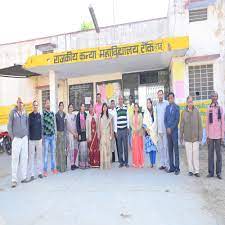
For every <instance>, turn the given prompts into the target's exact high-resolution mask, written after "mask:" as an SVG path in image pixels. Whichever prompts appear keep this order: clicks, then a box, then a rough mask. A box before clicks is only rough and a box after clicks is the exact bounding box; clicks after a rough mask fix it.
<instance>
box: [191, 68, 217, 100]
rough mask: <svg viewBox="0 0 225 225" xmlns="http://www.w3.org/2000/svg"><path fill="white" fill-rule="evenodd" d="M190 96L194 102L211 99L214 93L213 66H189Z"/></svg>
mask: <svg viewBox="0 0 225 225" xmlns="http://www.w3.org/2000/svg"><path fill="white" fill-rule="evenodd" d="M188 72H189V94H190V95H191V96H193V99H194V100H205V99H209V98H210V96H211V93H212V91H213V65H212V64H207V65H200V66H189V67H188Z"/></svg>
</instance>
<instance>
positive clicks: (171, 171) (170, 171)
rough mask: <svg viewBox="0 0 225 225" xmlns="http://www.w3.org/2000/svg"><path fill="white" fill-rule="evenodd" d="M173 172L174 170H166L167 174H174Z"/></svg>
mask: <svg viewBox="0 0 225 225" xmlns="http://www.w3.org/2000/svg"><path fill="white" fill-rule="evenodd" d="M174 172H175V171H174V170H171V169H169V170H167V173H174Z"/></svg>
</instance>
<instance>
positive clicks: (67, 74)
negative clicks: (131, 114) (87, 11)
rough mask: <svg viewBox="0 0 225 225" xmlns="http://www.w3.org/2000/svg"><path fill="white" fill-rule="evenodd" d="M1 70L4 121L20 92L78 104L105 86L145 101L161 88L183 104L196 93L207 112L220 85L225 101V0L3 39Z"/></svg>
mask: <svg viewBox="0 0 225 225" xmlns="http://www.w3.org/2000/svg"><path fill="white" fill-rule="evenodd" d="M18 65H22V67H23V69H25V70H26V71H29V72H30V73H31V75H33V74H35V75H33V76H28V77H24V76H23V74H22V72H21V71H19V70H18V74H17V72H16V71H17V70H16V68H17V67H18ZM0 74H1V75H0V126H1V127H2V129H5V125H6V123H7V117H8V113H9V110H10V108H11V107H12V105H13V104H15V101H16V99H17V97H18V96H20V97H22V99H23V101H24V102H25V103H26V107H27V109H28V110H30V107H31V103H32V101H33V100H34V99H37V100H38V101H39V103H40V105H41V109H42V108H43V105H44V101H45V99H46V98H50V100H51V107H52V109H53V110H54V111H56V110H57V104H58V102H59V101H63V102H64V103H65V105H67V104H68V103H73V104H74V106H75V109H76V110H78V109H79V105H80V103H81V102H84V103H85V104H86V106H88V105H89V104H90V102H91V101H95V96H96V93H98V92H100V93H101V94H102V98H103V100H104V101H107V102H109V101H110V100H111V99H115V100H116V101H117V98H118V95H119V94H123V95H124V96H125V99H126V101H127V100H128V97H129V95H131V94H132V95H133V96H134V97H135V100H136V101H137V102H139V104H140V105H141V106H142V107H143V108H144V107H145V105H146V99H147V98H148V97H151V98H152V99H153V100H154V99H155V98H156V93H157V91H158V90H159V89H163V90H164V91H165V93H168V92H169V91H174V93H175V95H176V101H177V102H178V103H179V104H180V106H181V107H184V103H185V99H186V97H187V96H188V95H189V94H190V95H192V96H193V97H194V99H195V100H196V104H197V105H198V106H199V108H200V110H201V112H202V116H203V119H204V117H205V114H204V113H205V111H206V107H207V104H208V102H209V98H210V94H211V92H212V91H213V90H216V91H217V92H218V93H219V101H220V104H221V105H222V106H223V107H224V106H225V2H224V0H171V1H170V3H169V6H168V14H167V17H164V18H158V19H153V20H146V21H138V22H133V23H126V24H120V25H115V26H108V27H103V28H101V31H100V33H96V32H95V30H89V31H81V32H73V33H66V34H61V35H56V36H51V37H45V38H39V39H35V40H28V41H23V42H17V43H9V44H3V45H0ZM21 74H22V75H21ZM15 77H17V78H15Z"/></svg>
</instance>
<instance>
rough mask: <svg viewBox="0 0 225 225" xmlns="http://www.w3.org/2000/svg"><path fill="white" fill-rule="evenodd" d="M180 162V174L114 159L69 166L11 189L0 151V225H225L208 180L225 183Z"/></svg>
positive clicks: (7, 166)
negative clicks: (104, 164)
mask: <svg viewBox="0 0 225 225" xmlns="http://www.w3.org/2000/svg"><path fill="white" fill-rule="evenodd" d="M184 162H185V160H182V162H181V168H185V169H183V171H182V173H181V175H179V176H175V175H173V174H166V173H165V172H162V171H159V170H157V169H150V168H144V169H134V168H129V169H126V168H123V169H119V168H117V165H114V168H113V169H112V170H109V171H101V170H99V169H90V170H85V171H81V170H76V171H69V172H66V173H65V174H58V175H55V176H53V175H51V176H49V177H48V178H45V179H43V180H35V181H34V182H32V183H29V184H20V185H19V186H18V187H17V188H16V189H11V188H10V187H9V185H10V176H9V167H10V160H9V157H8V156H6V155H4V156H3V155H0V171H1V172H0V225H53V224H54V225H120V224H131V225H145V224H146V225H151V224H152V225H225V220H223V218H222V217H223V216H221V215H220V212H218V211H217V209H216V205H215V204H217V202H214V201H213V200H214V198H213V199H211V198H210V196H209V195H211V193H210V191H212V193H213V190H212V189H211V188H212V187H211V186H213V188H214V187H216V188H217V189H218V185H221V184H224V183H220V182H221V181H219V180H217V179H216V178H212V180H210V181H209V180H207V179H206V178H205V177H202V178H200V179H198V178H194V177H188V176H187V175H186V164H185V163H184ZM3 169H4V170H3ZM204 175H205V174H204ZM205 182H207V183H205ZM222 182H223V181H222ZM210 183H211V184H213V185H211V186H210V185H209V184H210ZM223 188H224V189H222V192H223V193H224V192H225V191H224V190H225V186H223ZM217 197H218V196H217ZM221 201H222V200H221ZM223 212H224V211H223ZM222 215H223V214H222Z"/></svg>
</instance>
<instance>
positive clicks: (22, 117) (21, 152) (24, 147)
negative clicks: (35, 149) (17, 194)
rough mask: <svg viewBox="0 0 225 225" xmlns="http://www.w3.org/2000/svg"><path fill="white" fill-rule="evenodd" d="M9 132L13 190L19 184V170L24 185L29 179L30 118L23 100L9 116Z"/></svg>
mask: <svg viewBox="0 0 225 225" xmlns="http://www.w3.org/2000/svg"><path fill="white" fill-rule="evenodd" d="M8 132H9V135H10V137H11V139H12V188H15V187H16V186H17V183H18V177H17V173H18V168H19V166H20V168H21V175H22V181H21V182H22V183H25V182H26V178H27V161H28V116H27V113H26V112H25V110H24V107H23V101H22V99H21V98H18V100H17V106H16V107H15V108H14V109H13V110H12V111H11V112H10V114H9V122H8Z"/></svg>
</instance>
